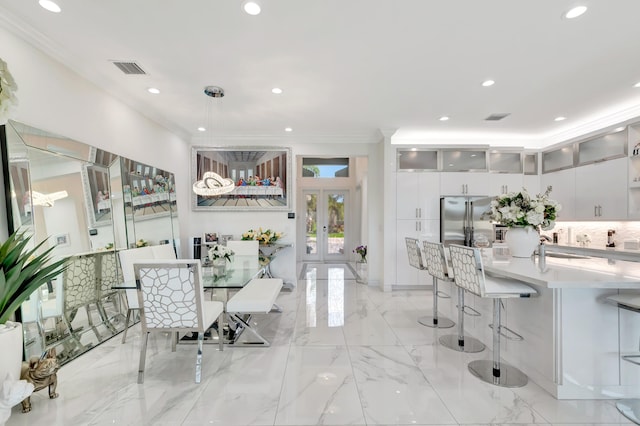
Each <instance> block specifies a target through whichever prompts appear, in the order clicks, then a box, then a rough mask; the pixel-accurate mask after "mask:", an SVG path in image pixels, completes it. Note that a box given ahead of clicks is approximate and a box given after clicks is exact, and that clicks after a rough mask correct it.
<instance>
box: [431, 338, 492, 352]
mask: <svg viewBox="0 0 640 426" xmlns="http://www.w3.org/2000/svg"><path fill="white" fill-rule="evenodd" d="M438 341H439V342H440V344H441V345H442V346H444V347H445V348H449V349H453V350H454V351H458V352H466V353H476V352H482V351H484V348H485V345H484V344H483V343H482V342H481V341H480V340H478V339H474V338H473V337H468V336H465V337H464V340H463V342H464V345H461V344H460V339H459V338H458V336H457V335H455V334H447V335H446V336H441V337H440V339H438Z"/></svg>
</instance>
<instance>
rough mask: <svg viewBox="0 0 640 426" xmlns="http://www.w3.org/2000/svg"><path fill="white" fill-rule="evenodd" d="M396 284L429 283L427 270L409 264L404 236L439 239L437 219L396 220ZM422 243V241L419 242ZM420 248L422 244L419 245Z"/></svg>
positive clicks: (419, 238) (413, 284) (416, 284)
mask: <svg viewBox="0 0 640 426" xmlns="http://www.w3.org/2000/svg"><path fill="white" fill-rule="evenodd" d="M396 236H397V240H396V282H395V285H396V286H418V285H431V279H429V274H428V273H427V271H422V272H420V271H418V270H417V269H416V268H414V267H412V266H411V265H410V264H409V255H408V254H407V245H406V242H405V237H412V238H417V239H418V240H422V239H428V240H431V241H440V221H439V220H418V221H416V220H397V221H396ZM421 244H422V243H421ZM420 249H421V250H422V245H421V246H420Z"/></svg>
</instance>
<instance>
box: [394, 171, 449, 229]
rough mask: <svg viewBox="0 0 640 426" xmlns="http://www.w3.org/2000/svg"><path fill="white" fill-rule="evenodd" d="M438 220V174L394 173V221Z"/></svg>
mask: <svg viewBox="0 0 640 426" xmlns="http://www.w3.org/2000/svg"><path fill="white" fill-rule="evenodd" d="M439 218H440V173H435V172H424V173H410V172H399V173H396V219H413V220H416V221H419V220H431V219H439Z"/></svg>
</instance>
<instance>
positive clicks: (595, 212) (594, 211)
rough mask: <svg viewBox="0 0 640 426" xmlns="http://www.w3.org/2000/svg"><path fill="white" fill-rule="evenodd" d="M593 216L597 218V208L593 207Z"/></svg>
mask: <svg viewBox="0 0 640 426" xmlns="http://www.w3.org/2000/svg"><path fill="white" fill-rule="evenodd" d="M593 215H594V216H598V206H593Z"/></svg>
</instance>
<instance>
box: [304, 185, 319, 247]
mask: <svg viewBox="0 0 640 426" xmlns="http://www.w3.org/2000/svg"><path fill="white" fill-rule="evenodd" d="M306 199H307V217H306V234H307V254H318V238H317V237H318V232H317V231H318V195H317V194H307V195H306Z"/></svg>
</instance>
